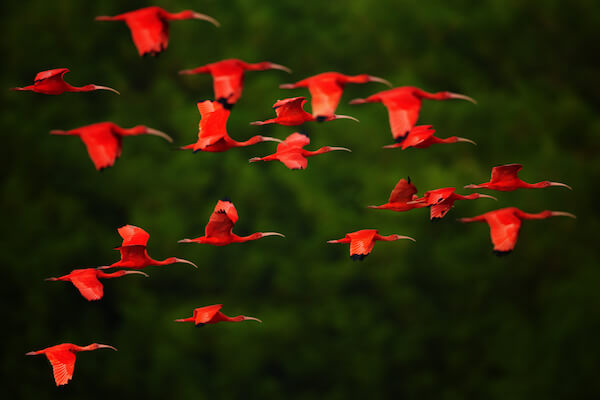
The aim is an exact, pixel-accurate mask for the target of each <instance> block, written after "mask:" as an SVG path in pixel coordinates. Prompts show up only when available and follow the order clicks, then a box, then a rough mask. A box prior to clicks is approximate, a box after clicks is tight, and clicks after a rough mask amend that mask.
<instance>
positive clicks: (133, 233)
mask: <svg viewBox="0 0 600 400" xmlns="http://www.w3.org/2000/svg"><path fill="white" fill-rule="evenodd" d="M118 231H119V235H121V237H122V238H123V244H122V246H135V245H139V246H146V245H147V244H148V239H150V235H149V234H148V232H146V231H145V230H143V229H142V228H138V227H137V226H133V225H125V226H122V227H120V228H119V229H118Z"/></svg>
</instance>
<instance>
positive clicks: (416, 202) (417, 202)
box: [406, 200, 424, 204]
mask: <svg viewBox="0 0 600 400" xmlns="http://www.w3.org/2000/svg"><path fill="white" fill-rule="evenodd" d="M423 201H424V200H413V201H407V202H406V204H420V203H422V202H423Z"/></svg>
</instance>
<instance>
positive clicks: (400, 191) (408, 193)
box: [389, 179, 417, 203]
mask: <svg viewBox="0 0 600 400" xmlns="http://www.w3.org/2000/svg"><path fill="white" fill-rule="evenodd" d="M415 193H417V188H416V187H415V185H413V184H412V183H410V181H407V180H406V179H400V180H399V181H398V183H397V184H396V186H395V187H394V190H392V194H390V199H389V202H390V203H405V202H407V201H410V200H412V199H413V195H414V194H415Z"/></svg>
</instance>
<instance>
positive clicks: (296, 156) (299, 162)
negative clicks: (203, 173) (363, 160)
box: [249, 132, 352, 169]
mask: <svg viewBox="0 0 600 400" xmlns="http://www.w3.org/2000/svg"><path fill="white" fill-rule="evenodd" d="M309 143H310V139H309V137H308V135H307V134H306V133H299V132H296V133H292V134H291V135H290V136H288V137H287V138H286V139H285V140H284V141H283V142H281V143H280V144H278V145H277V152H275V153H274V154H271V155H268V156H265V157H254V158H251V159H250V160H249V161H250V162H256V161H274V160H277V161H281V162H282V163H283V164H284V165H285V166H286V167H288V168H289V169H306V166H307V165H308V160H307V159H306V157H312V156H316V155H319V154H323V153H327V152H330V151H335V150H343V151H352V150H350V149H347V148H345V147H331V146H325V147H321V148H320V149H318V150H315V151H309V150H305V149H303V147H304V146H306V145H308V144H309Z"/></svg>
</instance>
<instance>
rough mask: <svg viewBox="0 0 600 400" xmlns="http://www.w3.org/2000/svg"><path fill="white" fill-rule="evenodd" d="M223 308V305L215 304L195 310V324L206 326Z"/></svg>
mask: <svg viewBox="0 0 600 400" xmlns="http://www.w3.org/2000/svg"><path fill="white" fill-rule="evenodd" d="M221 307H223V304H215V305H212V306H206V307H200V308H196V309H195V310H194V315H193V318H194V323H195V324H196V325H198V324H205V323H207V322H209V321H210V320H211V319H212V318H213V317H214V316H215V314H216V313H217V312H219V310H220V309H221Z"/></svg>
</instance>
